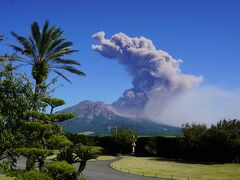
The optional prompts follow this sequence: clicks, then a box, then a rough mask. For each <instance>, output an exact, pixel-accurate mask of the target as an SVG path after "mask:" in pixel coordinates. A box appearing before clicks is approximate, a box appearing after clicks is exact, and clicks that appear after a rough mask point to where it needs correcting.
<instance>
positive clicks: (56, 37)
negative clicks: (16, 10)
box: [10, 21, 85, 110]
mask: <svg viewBox="0 0 240 180" xmlns="http://www.w3.org/2000/svg"><path fill="white" fill-rule="evenodd" d="M62 34H63V31H62V30H61V29H60V28H57V27H56V26H51V27H49V21H46V22H45V23H44V26H43V28H42V30H40V27H39V25H38V23H37V22H34V23H33V24H32V26H31V34H30V35H29V37H27V38H26V37H24V36H20V35H18V34H16V33H15V32H12V35H13V36H14V37H15V38H16V39H17V41H18V43H19V44H20V46H16V45H10V46H11V47H12V48H13V49H14V50H15V51H17V52H20V54H21V55H18V56H16V58H15V60H17V61H19V62H21V63H23V64H28V65H30V66H31V67H32V77H33V79H34V80H35V95H34V110H37V109H38V101H39V99H40V96H41V91H42V85H43V84H44V82H45V80H46V79H47V77H48V74H49V72H54V73H56V74H57V75H58V76H61V77H62V78H64V79H65V80H67V81H69V82H70V80H69V79H68V78H67V77H66V76H65V75H64V74H63V73H62V72H61V71H62V70H65V71H68V72H70V73H73V74H76V75H79V76H84V75H85V74H84V73H83V72H81V71H80V70H78V69H77V68H75V66H79V65H80V63H79V62H78V61H76V60H71V59H65V58H64V56H66V55H70V54H72V53H74V52H77V51H76V50H73V49H72V48H71V46H72V44H73V43H72V42H70V41H66V38H65V37H63V36H62ZM60 70H61V71H60Z"/></svg>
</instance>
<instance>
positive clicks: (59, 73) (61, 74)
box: [52, 69, 72, 83]
mask: <svg viewBox="0 0 240 180" xmlns="http://www.w3.org/2000/svg"><path fill="white" fill-rule="evenodd" d="M52 71H53V72H55V73H56V74H57V75H59V76H61V77H62V78H63V79H65V80H66V81H67V82H69V83H72V82H71V81H70V80H69V79H68V78H67V77H66V76H65V75H64V74H63V73H61V72H59V71H57V70H54V69H52Z"/></svg>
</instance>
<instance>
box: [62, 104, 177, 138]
mask: <svg viewBox="0 0 240 180" xmlns="http://www.w3.org/2000/svg"><path fill="white" fill-rule="evenodd" d="M60 112H68V113H74V114H76V115H77V117H76V118H73V119H70V120H68V121H64V122H62V123H60V125H61V126H63V127H64V130H65V131H68V132H72V133H80V132H89V131H90V132H93V133H94V134H109V132H110V129H111V128H112V127H116V126H117V127H124V128H129V129H132V130H135V131H136V132H137V133H138V134H139V135H178V134H179V133H180V131H181V130H180V128H177V127H172V126H168V125H163V124H158V123H156V122H153V121H150V120H147V119H136V118H132V117H126V116H124V115H122V114H119V113H118V112H117V111H115V109H114V108H113V107H112V106H111V105H106V104H104V103H103V102H91V101H82V102H80V103H79V104H77V105H75V106H72V107H69V108H66V109H64V110H62V111H60Z"/></svg>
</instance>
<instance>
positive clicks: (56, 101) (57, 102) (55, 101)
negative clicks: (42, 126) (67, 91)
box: [41, 97, 65, 114]
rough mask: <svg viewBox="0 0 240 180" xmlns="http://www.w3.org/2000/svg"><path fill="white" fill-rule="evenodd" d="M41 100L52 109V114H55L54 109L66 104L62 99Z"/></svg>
mask: <svg viewBox="0 0 240 180" xmlns="http://www.w3.org/2000/svg"><path fill="white" fill-rule="evenodd" d="M41 100H42V101H43V102H45V103H46V104H48V105H49V106H50V107H51V111H50V114H52V113H53V109H54V108H56V107H59V106H62V105H64V104H65V102H64V101H63V100H62V99H58V98H50V97H44V98H42V99H41Z"/></svg>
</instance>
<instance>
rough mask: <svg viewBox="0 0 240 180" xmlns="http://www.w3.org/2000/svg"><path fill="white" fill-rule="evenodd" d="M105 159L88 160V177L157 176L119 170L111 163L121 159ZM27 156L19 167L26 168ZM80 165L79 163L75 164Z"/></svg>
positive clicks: (127, 179)
mask: <svg viewBox="0 0 240 180" xmlns="http://www.w3.org/2000/svg"><path fill="white" fill-rule="evenodd" d="M119 159H120V158H117V159H115V160H103V161H88V162H87V166H86V168H85V169H84V171H83V174H84V175H85V176H87V177H88V179H89V180H154V179H157V178H151V177H144V176H137V175H132V174H128V173H124V172H121V171H117V170H115V169H113V168H111V166H110V164H111V163H113V162H114V161H117V160H119ZM25 165H26V158H24V157H20V158H19V159H18V161H17V167H16V168H17V169H25ZM74 166H75V167H78V164H74Z"/></svg>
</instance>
